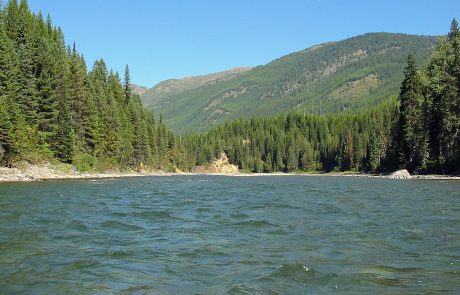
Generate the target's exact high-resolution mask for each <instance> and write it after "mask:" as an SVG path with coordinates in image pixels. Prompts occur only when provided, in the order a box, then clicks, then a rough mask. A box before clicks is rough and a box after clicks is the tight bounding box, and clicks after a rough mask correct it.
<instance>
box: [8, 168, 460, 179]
mask: <svg viewBox="0 0 460 295" xmlns="http://www.w3.org/2000/svg"><path fill="white" fill-rule="evenodd" d="M174 175H225V176H241V177H248V176H249V177H252V176H255V177H257V176H288V175H297V176H311V177H315V176H329V177H373V178H385V179H425V180H460V176H449V175H410V174H409V173H405V172H400V171H397V172H395V173H393V174H390V175H374V174H365V173H350V172H331V173H242V172H238V171H237V170H236V171H235V170H233V169H231V170H228V171H214V170H212V171H207V170H206V171H196V172H194V173H183V172H177V173H167V172H163V171H140V172H138V171H107V172H103V173H97V172H90V173H87V172H78V171H76V170H75V169H73V168H70V169H62V168H61V169H59V167H57V166H53V165H51V164H43V165H30V164H27V165H25V167H21V169H19V168H5V167H0V182H32V181H46V180H66V179H100V178H120V177H138V176H174ZM401 175H402V176H401Z"/></svg>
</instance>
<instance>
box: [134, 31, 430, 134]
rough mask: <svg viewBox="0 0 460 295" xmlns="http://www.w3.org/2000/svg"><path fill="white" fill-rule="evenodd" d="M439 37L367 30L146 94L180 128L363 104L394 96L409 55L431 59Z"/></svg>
mask: <svg viewBox="0 0 460 295" xmlns="http://www.w3.org/2000/svg"><path fill="white" fill-rule="evenodd" d="M436 41H437V37H425V36H413V35H402V34H390V33H371V34H365V35H362V36H358V37H354V38H350V39H346V40H344V41H340V42H332V43H326V44H321V45H318V46H315V47H312V48H309V49H306V50H303V51H300V52H296V53H292V54H290V55H287V56H284V57H282V58H279V59H277V60H274V61H273V62H271V63H269V64H267V65H264V66H259V67H256V68H254V69H252V70H249V71H245V72H240V73H238V74H236V75H229V76H228V77H225V78H222V79H217V80H216V81H214V82H212V83H211V82H209V83H204V84H203V85H202V86H200V87H195V88H193V89H190V88H187V87H185V88H183V89H182V87H183V84H184V83H180V82H181V81H175V80H172V81H165V82H162V83H160V84H159V85H158V87H156V88H155V89H152V90H151V91H149V92H147V93H144V94H143V95H142V97H141V98H142V100H143V102H144V104H145V105H146V106H147V107H149V108H152V109H155V110H156V111H158V112H161V113H163V114H164V116H165V119H166V120H167V121H168V123H169V126H171V127H172V128H173V130H175V131H177V132H182V133H184V132H189V131H206V130H208V129H209V128H210V127H213V126H217V125H219V124H220V123H222V122H227V121H231V120H234V119H238V118H249V117H252V116H269V115H270V116H273V115H277V114H279V113H280V112H282V113H289V112H291V111H293V110H296V111H300V112H303V111H306V112H309V113H317V114H324V113H329V112H333V113H340V112H348V111H354V110H365V109H369V108H372V107H375V106H377V105H379V104H380V103H382V102H384V101H387V100H388V99H389V98H390V97H393V96H396V95H397V94H398V88H399V85H400V83H401V81H402V79H403V69H404V62H405V59H406V57H407V55H408V54H409V53H410V52H414V53H415V54H416V58H417V60H418V61H421V62H422V63H425V62H426V60H427V59H428V57H429V55H430V53H431V52H432V50H433V48H434V46H435V44H436ZM191 80H193V79H191ZM163 88H164V89H168V90H169V89H170V90H169V91H170V92H169V94H165V93H163V92H161V91H160V90H161V89H163ZM154 90H155V91H154Z"/></svg>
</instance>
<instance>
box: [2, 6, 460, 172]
mask: <svg viewBox="0 0 460 295" xmlns="http://www.w3.org/2000/svg"><path fill="white" fill-rule="evenodd" d="M368 74H372V73H371V72H369V73H367V72H366V75H368ZM403 74H404V76H403V77H402V76H401V77H402V78H403V82H402V85H401V87H400V93H399V96H398V97H393V98H387V99H386V101H385V102H383V103H381V104H380V105H378V106H376V107H374V108H372V109H370V110H363V109H361V110H360V111H356V112H354V113H350V112H347V113H335V114H318V113H317V112H312V111H311V109H309V108H305V111H295V112H292V113H289V114H280V115H277V116H273V117H253V118H250V119H238V120H235V121H232V122H227V123H224V124H221V125H219V126H218V127H215V128H213V129H211V130H209V131H208V132H207V133H202V134H189V135H185V136H178V137H175V136H174V135H173V133H172V132H171V131H170V130H169V129H168V128H167V127H166V125H165V123H164V122H163V120H162V117H161V116H160V118H159V119H158V120H156V119H155V118H154V116H153V114H152V113H151V112H150V111H147V110H146V109H144V108H143V106H142V104H141V101H140V98H139V96H138V95H135V94H134V93H132V91H131V88H130V73H129V68H128V66H126V69H125V72H124V77H123V81H122V79H121V77H120V75H119V74H118V73H116V72H113V71H112V70H109V69H108V67H107V65H106V64H105V62H104V61H103V60H102V59H101V60H98V61H96V62H95V63H94V65H93V67H92V69H91V70H88V69H87V67H86V64H85V60H84V58H83V56H82V55H81V54H80V53H79V52H78V51H77V50H76V46H75V43H74V44H73V46H67V45H66V43H65V41H64V36H63V33H62V31H61V29H60V28H59V27H55V26H54V25H53V24H52V22H51V19H50V17H49V16H48V17H47V18H46V19H44V18H43V16H42V15H41V14H40V13H39V14H33V13H32V12H31V11H30V9H29V7H28V4H27V1H26V0H21V1H20V3H18V2H17V1H16V0H10V1H9V2H8V3H7V4H6V5H2V4H1V2H0V165H2V166H13V165H15V163H18V162H21V161H26V162H29V163H42V162H62V163H68V164H72V165H74V166H75V167H76V168H77V169H79V170H80V171H87V170H99V171H102V170H107V169H123V168H129V169H171V170H175V167H178V168H180V169H181V170H183V171H190V170H192V169H193V168H194V167H195V166H203V165H204V166H205V165H208V164H210V163H212V162H213V161H214V160H215V159H217V158H219V157H220V156H221V154H222V153H226V155H227V156H228V158H229V160H230V162H231V163H233V164H235V165H237V166H238V167H239V168H240V169H242V170H243V171H253V172H275V171H283V172H295V171H311V172H315V171H363V172H385V171H392V170H395V169H398V168H407V169H408V170H409V171H411V172H413V173H431V172H436V173H459V171H460V134H459V133H460V32H459V28H458V23H457V21H456V20H453V21H452V24H451V29H450V32H449V33H448V35H447V36H445V37H442V38H440V40H439V42H438V44H437V46H436V48H435V49H434V52H433V54H432V56H431V59H430V60H429V61H428V63H427V64H426V65H425V64H424V65H423V66H422V67H421V68H420V69H419V68H418V66H417V63H416V58H415V56H414V55H412V54H409V56H408V59H407V65H406V67H405V70H404V73H403Z"/></svg>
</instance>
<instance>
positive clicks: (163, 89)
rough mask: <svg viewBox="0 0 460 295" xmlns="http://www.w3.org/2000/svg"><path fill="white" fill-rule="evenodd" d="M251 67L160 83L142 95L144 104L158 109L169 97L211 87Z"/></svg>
mask: <svg viewBox="0 0 460 295" xmlns="http://www.w3.org/2000/svg"><path fill="white" fill-rule="evenodd" d="M251 69H252V68H249V67H239V68H234V69H231V70H227V71H223V72H218V73H214V74H208V75H203V76H192V77H186V78H182V79H170V80H166V81H163V82H160V83H158V84H157V85H155V86H154V87H153V88H151V89H150V90H148V91H146V92H145V93H143V94H142V95H141V100H142V103H143V104H144V105H145V106H147V107H150V108H153V109H155V108H157V107H160V108H161V106H162V105H164V104H167V103H168V97H170V96H174V95H180V94H181V93H183V92H185V91H188V90H193V89H196V88H199V87H203V86H209V85H213V84H216V83H218V82H222V81H226V80H230V79H232V78H234V77H236V76H238V75H240V74H242V73H244V72H247V71H249V70H251Z"/></svg>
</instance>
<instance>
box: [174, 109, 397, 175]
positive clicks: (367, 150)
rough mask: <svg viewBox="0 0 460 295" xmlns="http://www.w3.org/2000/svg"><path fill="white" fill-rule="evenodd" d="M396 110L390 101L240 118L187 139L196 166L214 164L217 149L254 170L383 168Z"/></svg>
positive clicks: (233, 162) (242, 165) (288, 170)
mask: <svg viewBox="0 0 460 295" xmlns="http://www.w3.org/2000/svg"><path fill="white" fill-rule="evenodd" d="M396 109H397V105H396V103H395V102H394V101H392V102H389V103H385V104H383V105H381V106H380V107H378V108H375V109H373V110H371V111H363V112H360V113H358V114H354V115H351V114H341V115H331V114H330V115H315V114H306V113H299V112H293V113H290V114H288V115H278V116H276V117H269V118H262V117H258V118H251V119H240V120H236V121H234V122H230V123H225V124H223V125H220V126H218V127H216V128H213V129H211V130H210V131H209V132H207V133H206V134H194V135H188V136H186V137H185V138H184V139H183V142H184V145H185V147H186V151H187V152H188V153H189V154H188V158H189V159H195V163H193V164H196V165H207V164H209V163H211V162H212V161H214V159H215V158H214V157H213V156H214V154H213V152H212V151H216V150H219V153H216V154H220V153H222V152H225V153H226V154H227V156H228V158H229V160H230V162H231V163H232V164H235V165H237V166H238V167H239V168H240V169H242V170H249V171H252V172H276V171H282V172H296V171H305V172H307V171H309V172H312V171H333V170H338V171H348V170H353V171H372V172H376V171H380V170H382V169H384V168H385V167H384V165H383V163H384V162H386V161H387V158H386V155H387V154H388V150H389V147H390V143H391V134H392V133H391V131H392V130H391V129H392V125H393V124H394V122H395V120H396V111H395V110H396ZM370 138H372V140H370ZM179 168H180V169H182V167H181V166H179Z"/></svg>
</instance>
